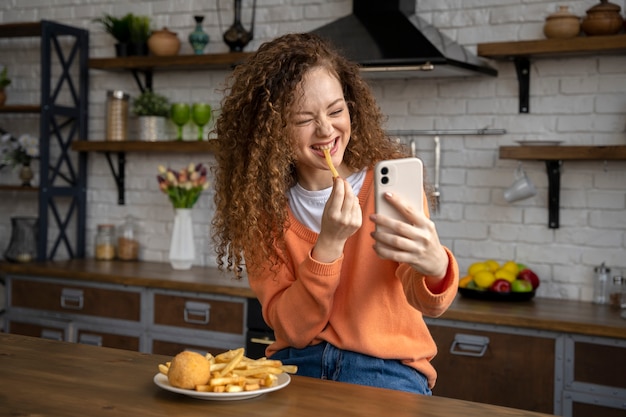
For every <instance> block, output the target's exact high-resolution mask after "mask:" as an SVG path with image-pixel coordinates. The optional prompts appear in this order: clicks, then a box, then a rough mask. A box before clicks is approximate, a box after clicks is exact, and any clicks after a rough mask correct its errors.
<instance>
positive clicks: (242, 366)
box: [159, 348, 298, 392]
mask: <svg viewBox="0 0 626 417" xmlns="http://www.w3.org/2000/svg"><path fill="white" fill-rule="evenodd" d="M205 357H206V359H207V361H209V364H210V368H211V378H210V379H209V382H208V383H207V384H206V385H196V387H195V391H198V392H242V391H255V390H259V389H261V388H269V387H272V386H274V385H275V384H276V381H277V380H278V375H280V374H282V373H283V372H286V373H290V374H295V373H296V372H297V371H298V367H297V366H295V365H283V363H282V362H281V361H279V360H271V359H267V358H260V359H250V358H248V357H246V356H244V348H239V349H234V350H229V351H226V352H223V353H220V354H219V355H216V356H213V355H211V354H210V353H207V354H206V355H205ZM170 364H171V362H166V363H165V364H159V372H161V373H162V374H164V375H166V376H167V373H168V370H169V367H170Z"/></svg>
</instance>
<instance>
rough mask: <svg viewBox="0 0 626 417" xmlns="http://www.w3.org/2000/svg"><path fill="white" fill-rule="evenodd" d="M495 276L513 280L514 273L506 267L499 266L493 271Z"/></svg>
mask: <svg viewBox="0 0 626 417" xmlns="http://www.w3.org/2000/svg"><path fill="white" fill-rule="evenodd" d="M494 275H495V277H496V278H502V279H506V280H507V281H509V282H513V281H515V278H516V275H515V274H514V273H513V272H511V271H509V270H508V269H504V268H500V269H498V270H497V271H496V272H495V273H494Z"/></svg>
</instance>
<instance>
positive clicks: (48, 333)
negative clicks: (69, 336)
mask: <svg viewBox="0 0 626 417" xmlns="http://www.w3.org/2000/svg"><path fill="white" fill-rule="evenodd" d="M41 338H42V339H49V340H58V341H60V342H62V341H63V332H61V331H60V330H51V329H43V330H42V331H41Z"/></svg>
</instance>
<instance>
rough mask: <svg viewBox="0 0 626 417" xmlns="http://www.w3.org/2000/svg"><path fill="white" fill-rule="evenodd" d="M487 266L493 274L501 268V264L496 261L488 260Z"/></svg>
mask: <svg viewBox="0 0 626 417" xmlns="http://www.w3.org/2000/svg"><path fill="white" fill-rule="evenodd" d="M485 265H487V267H489V270H490V271H491V272H496V271H497V270H498V268H500V264H499V263H498V262H497V261H494V260H493V259H489V260H486V261H485Z"/></svg>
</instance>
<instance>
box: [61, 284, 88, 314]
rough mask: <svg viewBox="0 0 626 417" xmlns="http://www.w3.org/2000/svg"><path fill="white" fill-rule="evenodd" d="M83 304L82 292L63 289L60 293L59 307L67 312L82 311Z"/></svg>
mask: <svg viewBox="0 0 626 417" xmlns="http://www.w3.org/2000/svg"><path fill="white" fill-rule="evenodd" d="M83 302H84V297H83V290H76V289H73V288H63V290H62V291H61V307H63V308H67V309H69V310H82V309H83Z"/></svg>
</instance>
